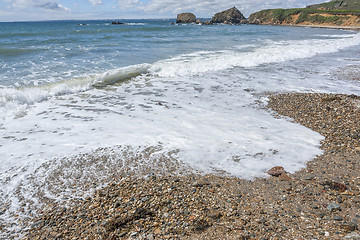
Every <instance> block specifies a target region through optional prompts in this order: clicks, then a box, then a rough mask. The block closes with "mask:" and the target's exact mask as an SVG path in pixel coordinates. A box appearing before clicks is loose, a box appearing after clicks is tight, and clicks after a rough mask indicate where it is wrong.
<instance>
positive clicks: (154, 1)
mask: <svg viewBox="0 0 360 240" xmlns="http://www.w3.org/2000/svg"><path fill="white" fill-rule="evenodd" d="M120 2H123V1H120ZM318 2H321V0H303V1H299V0H289V1H283V0H252V1H249V0H232V1H218V0H206V1H200V0H195V1H194V0H183V1H179V0H151V1H150V2H149V3H147V4H145V5H141V6H138V7H137V8H138V9H141V10H144V11H145V12H148V13H172V14H178V13H181V12H193V13H196V14H197V15H199V16H200V17H210V16H212V15H213V14H214V13H216V12H219V11H223V10H226V9H228V8H231V7H234V6H236V7H237V8H238V9H239V10H240V11H241V12H243V13H244V14H245V15H248V14H250V13H253V12H255V11H259V10H262V9H269V8H295V7H305V6H306V5H309V4H313V3H318Z"/></svg>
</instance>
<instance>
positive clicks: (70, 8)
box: [0, 0, 326, 22]
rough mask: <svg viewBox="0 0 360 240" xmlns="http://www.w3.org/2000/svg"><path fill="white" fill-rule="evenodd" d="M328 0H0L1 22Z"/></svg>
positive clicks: (163, 14) (201, 13)
mask: <svg viewBox="0 0 360 240" xmlns="http://www.w3.org/2000/svg"><path fill="white" fill-rule="evenodd" d="M325 1H326V0H323V1H321V0H285V1H284V0H250V1H249V0H230V1H219V0H0V22H12V21H42V20H68V19H81V20H85V19H146V18H176V15H177V14H179V13H183V12H192V13H194V14H195V15H196V16H197V17H199V18H210V17H212V16H213V15H214V14H215V13H217V12H221V11H223V10H226V9H228V8H231V7H234V6H235V7H237V8H238V9H239V10H240V11H241V12H242V13H243V14H244V16H245V17H248V16H249V15H250V14H251V13H253V12H256V11H259V10H263V9H271V8H299V7H305V6H307V5H310V4H315V3H321V2H325Z"/></svg>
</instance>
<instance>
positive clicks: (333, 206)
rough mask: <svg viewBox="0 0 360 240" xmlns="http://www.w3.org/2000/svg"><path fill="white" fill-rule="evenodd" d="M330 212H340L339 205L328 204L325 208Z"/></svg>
mask: <svg viewBox="0 0 360 240" xmlns="http://www.w3.org/2000/svg"><path fill="white" fill-rule="evenodd" d="M326 208H327V209H328V210H329V211H330V212H335V211H337V210H340V209H341V208H340V205H339V204H337V203H330V204H329V205H328V206H327V207H326Z"/></svg>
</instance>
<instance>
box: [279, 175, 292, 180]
mask: <svg viewBox="0 0 360 240" xmlns="http://www.w3.org/2000/svg"><path fill="white" fill-rule="evenodd" d="M279 180H280V181H290V180H291V177H289V175H287V174H286V173H283V174H281V175H280V176H279Z"/></svg>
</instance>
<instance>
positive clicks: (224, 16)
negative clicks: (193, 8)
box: [211, 7, 247, 24]
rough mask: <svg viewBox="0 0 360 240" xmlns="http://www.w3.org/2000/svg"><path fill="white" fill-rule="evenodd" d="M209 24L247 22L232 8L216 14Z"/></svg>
mask: <svg viewBox="0 0 360 240" xmlns="http://www.w3.org/2000/svg"><path fill="white" fill-rule="evenodd" d="M211 22H212V23H224V24H244V23H247V20H246V18H245V17H244V15H243V14H242V13H241V12H240V11H239V10H238V9H237V8H236V7H233V8H230V9H228V10H225V11H223V12H220V13H216V14H215V15H214V16H213V17H212V19H211Z"/></svg>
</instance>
